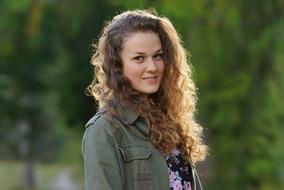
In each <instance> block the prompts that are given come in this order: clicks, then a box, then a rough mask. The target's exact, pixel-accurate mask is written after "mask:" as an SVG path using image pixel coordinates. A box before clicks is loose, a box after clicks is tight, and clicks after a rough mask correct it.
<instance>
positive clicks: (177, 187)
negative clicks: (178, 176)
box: [174, 180, 182, 190]
mask: <svg viewBox="0 0 284 190" xmlns="http://www.w3.org/2000/svg"><path fill="white" fill-rule="evenodd" d="M174 190H182V185H181V181H180V180H176V181H174Z"/></svg>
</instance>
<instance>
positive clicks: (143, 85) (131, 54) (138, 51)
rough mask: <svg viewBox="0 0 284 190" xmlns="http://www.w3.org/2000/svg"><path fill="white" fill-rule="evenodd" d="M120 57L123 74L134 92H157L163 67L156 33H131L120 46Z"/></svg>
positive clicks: (161, 53)
mask: <svg viewBox="0 0 284 190" xmlns="http://www.w3.org/2000/svg"><path fill="white" fill-rule="evenodd" d="M120 57H121V61H122V65H123V74H124V75H125V76H126V77H127V78H128V79H129V80H130V82H131V85H132V87H133V88H134V89H135V90H136V91H138V92H141V93H143V94H153V93H155V92H157V91H158V90H159V87H160V84H161V81H162V78H163V73H164V67H165V65H164V60H163V50H162V45H161V41H160V38H159V36H158V35H157V34H156V33H154V32H151V31H146V32H135V33H131V34H130V35H129V36H128V37H126V39H125V40H124V42H123V44H122V50H121V53H120Z"/></svg>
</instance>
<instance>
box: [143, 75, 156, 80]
mask: <svg viewBox="0 0 284 190" xmlns="http://www.w3.org/2000/svg"><path fill="white" fill-rule="evenodd" d="M156 78H158V76H151V77H143V78H142V79H144V80H148V79H156Z"/></svg>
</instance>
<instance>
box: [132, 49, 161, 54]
mask: <svg viewBox="0 0 284 190" xmlns="http://www.w3.org/2000/svg"><path fill="white" fill-rule="evenodd" d="M160 52H163V49H158V50H157V51H155V53H160ZM133 54H139V55H144V54H145V53H144V52H138V51H137V52H134V53H133Z"/></svg>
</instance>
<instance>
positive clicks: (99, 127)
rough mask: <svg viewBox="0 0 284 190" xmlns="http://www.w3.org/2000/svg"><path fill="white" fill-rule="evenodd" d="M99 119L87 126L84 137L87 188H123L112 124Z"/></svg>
mask: <svg viewBox="0 0 284 190" xmlns="http://www.w3.org/2000/svg"><path fill="white" fill-rule="evenodd" d="M107 125H108V123H107V122H106V121H105V119H98V120H96V121H95V122H93V123H91V124H90V125H89V126H87V129H86V131H85V134H84V137H83V144H82V145H83V157H84V171H85V189H86V190H113V189H116V190H122V182H121V176H120V170H119V163H118V158H117V156H116V149H115V144H114V141H113V138H112V135H111V132H109V131H107V129H109V128H110V126H107Z"/></svg>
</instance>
